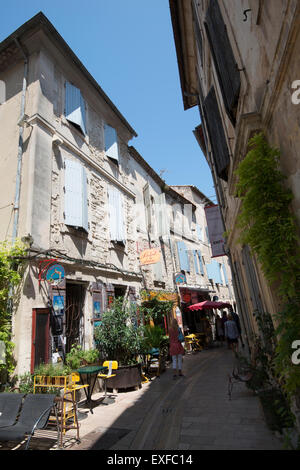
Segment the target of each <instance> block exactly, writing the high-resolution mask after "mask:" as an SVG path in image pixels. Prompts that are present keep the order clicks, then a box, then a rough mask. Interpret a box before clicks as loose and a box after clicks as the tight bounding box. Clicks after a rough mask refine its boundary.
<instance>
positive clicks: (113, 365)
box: [98, 361, 119, 405]
mask: <svg viewBox="0 0 300 470" xmlns="http://www.w3.org/2000/svg"><path fill="white" fill-rule="evenodd" d="M102 365H103V367H107V368H108V372H107V374H102V373H100V374H98V378H99V379H102V380H104V384H105V394H104V398H103V401H102V402H101V403H103V405H108V403H107V402H105V400H106V399H107V380H108V379H111V378H112V377H115V376H116V374H113V373H112V371H113V370H114V371H115V370H117V369H118V366H119V365H118V361H104V362H103V364H102Z"/></svg>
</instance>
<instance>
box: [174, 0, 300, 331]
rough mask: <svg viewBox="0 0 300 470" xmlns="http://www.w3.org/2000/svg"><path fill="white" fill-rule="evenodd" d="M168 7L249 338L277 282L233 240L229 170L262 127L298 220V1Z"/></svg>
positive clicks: (274, 304)
mask: <svg viewBox="0 0 300 470" xmlns="http://www.w3.org/2000/svg"><path fill="white" fill-rule="evenodd" d="M170 9H171V18H172V24H173V30H174V39H175V45H176V50H177V57H178V65H179V74H180V80H181V87H182V98H183V103H184V107H185V109H189V108H191V107H193V106H199V111H200V115H201V125H200V126H198V127H197V128H196V129H195V131H194V133H195V135H196V138H197V140H198V142H199V144H200V146H201V149H202V151H203V153H204V155H205V157H206V159H207V161H208V163H209V165H210V168H211V171H212V176H213V178H214V183H215V188H216V193H217V197H218V201H219V205H220V208H221V211H222V216H223V220H224V228H225V230H227V231H228V233H229V236H228V241H227V246H228V249H229V250H230V253H231V262H232V268H233V273H234V277H235V286H236V290H235V292H236V296H237V302H238V305H239V311H240V312H241V313H242V314H243V317H244V320H245V322H244V323H245V327H246V331H247V333H248V337H249V339H250V338H251V336H252V334H253V333H254V332H256V333H257V331H258V329H257V325H256V322H255V320H254V316H253V311H254V310H259V311H266V312H269V313H270V314H271V315H273V314H275V313H276V312H277V310H278V305H279V304H280V302H279V299H278V296H277V292H276V287H274V288H271V287H270V285H269V284H268V283H267V282H266V279H265V277H264V275H263V273H262V271H261V268H260V266H259V264H258V263H257V261H256V259H255V257H253V256H251V255H250V253H249V251H248V248H247V247H242V246H241V245H240V244H239V242H238V239H239V229H238V227H237V216H238V213H239V209H240V200H239V199H238V198H237V197H236V194H235V185H236V175H235V171H236V169H237V167H238V165H239V163H240V161H241V160H242V159H243V158H244V157H245V156H246V154H247V152H248V143H249V139H250V138H251V137H252V136H253V135H254V133H256V132H260V131H263V132H264V134H265V136H266V138H267V140H268V142H269V144H270V145H271V146H272V147H275V148H279V150H280V152H281V160H280V166H281V170H282V172H283V173H284V175H285V176H286V185H287V186H288V187H289V188H290V189H291V190H292V192H293V194H294V200H293V203H292V210H293V212H294V215H295V217H296V218H297V221H298V223H299V222H300V216H299V214H300V212H299V207H300V197H299V196H300V195H299V181H300V173H299V164H300V163H299V162H300V159H299V154H298V153H299V152H298V150H297V148H298V142H299V132H298V127H299V126H298V124H297V123H298V121H299V113H298V109H299V105H296V104H294V103H293V102H292V94H293V90H295V89H296V98H297V96H298V95H299V92H297V87H298V86H299V84H297V82H296V83H295V81H297V80H299V76H300V70H299V61H298V50H299V45H300V36H299V24H300V5H299V2H298V1H297V0H292V1H290V2H289V1H285V0H282V1H276V2H266V1H256V0H253V1H252V0H243V1H239V0H221V1H218V2H217V1H216V0H202V1H195V0H193V1H192V2H181V1H180V0H170ZM216 24H218V27H216ZM293 84H294V85H293ZM292 86H294V88H292ZM213 92H214V96H215V99H213ZM296 102H297V99H296ZM213 103H214V104H215V108H214V109H212V104H213ZM217 121H218V123H219V125H217V124H216V122H217ZM213 128H214V129H213ZM222 159H223V160H222Z"/></svg>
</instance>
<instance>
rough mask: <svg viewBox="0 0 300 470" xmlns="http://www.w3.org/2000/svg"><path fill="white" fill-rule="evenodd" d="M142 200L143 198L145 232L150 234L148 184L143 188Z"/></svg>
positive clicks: (150, 212) (150, 210)
mask: <svg viewBox="0 0 300 470" xmlns="http://www.w3.org/2000/svg"><path fill="white" fill-rule="evenodd" d="M143 198H144V206H145V218H146V232H148V233H151V230H152V224H151V216H152V207H151V196H150V186H149V184H148V183H147V184H146V185H145V186H144V189H143Z"/></svg>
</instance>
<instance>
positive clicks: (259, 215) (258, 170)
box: [236, 134, 300, 300]
mask: <svg viewBox="0 0 300 470" xmlns="http://www.w3.org/2000/svg"><path fill="white" fill-rule="evenodd" d="M249 146H250V149H251V150H250V151H249V153H248V154H247V156H246V157H245V158H244V160H242V162H241V163H240V165H239V167H238V170H237V171H236V174H237V176H238V183H237V185H236V191H237V196H238V197H239V198H240V199H241V201H242V204H241V211H240V214H239V217H238V227H239V228H240V229H241V236H240V242H241V243H242V244H248V245H249V246H250V247H251V249H252V250H253V251H254V252H255V254H256V256H257V259H258V261H259V262H260V264H261V267H262V270H263V272H264V274H265V276H266V279H267V280H268V281H269V282H270V283H273V282H275V281H278V282H279V293H280V295H281V297H282V298H283V299H285V300H288V299H291V298H294V297H295V296H296V295H297V292H299V291H298V287H299V282H300V262H299V261H300V247H299V237H298V234H297V226H296V223H295V218H294V217H293V215H292V213H291V211H290V209H289V206H290V203H291V201H292V199H293V195H292V192H291V191H290V190H289V189H287V188H286V187H285V186H284V184H283V183H284V180H285V177H284V175H283V174H282V172H281V171H280V168H279V160H280V152H279V150H278V149H274V148H272V147H270V146H269V144H268V143H267V141H266V139H265V137H264V135H263V134H256V135H255V137H253V138H252V139H251V140H250V142H249Z"/></svg>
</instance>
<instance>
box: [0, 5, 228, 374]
mask: <svg viewBox="0 0 300 470" xmlns="http://www.w3.org/2000/svg"><path fill="white" fill-rule="evenodd" d="M15 39H17V43H15V41H14V40H15ZM8 50H10V51H11V54H10V55H9V61H7V57H8V56H7V51H8ZM24 64H25V66H24ZM0 70H1V80H3V81H4V82H5V86H6V96H5V97H4V99H3V97H2V101H1V104H0V139H1V149H0V152H1V158H0V169H1V175H2V177H1V182H2V184H1V185H0V197H1V200H3V201H7V202H8V203H9V202H10V201H13V200H14V192H15V182H16V174H17V153H18V142H20V132H21V134H22V136H21V137H22V139H21V145H19V151H21V153H19V154H18V155H19V156H20V157H21V167H20V181H21V191H20V200H19V202H18V204H16V205H15V207H14V210H13V211H12V205H8V206H7V207H5V209H4V210H3V212H1V224H0V234H1V240H4V239H8V240H11V239H13V238H14V236H15V235H16V236H17V237H18V238H22V237H27V238H30V239H31V240H32V244H31V248H30V261H29V262H28V266H27V269H26V272H25V276H24V282H23V286H22V296H21V299H20V303H19V305H18V306H17V309H16V311H15V312H14V317H13V334H14V338H13V339H14V342H15V344H16V349H15V353H16V359H17V369H16V373H17V374H21V373H23V372H26V371H28V370H33V369H34V366H35V365H36V364H38V363H40V362H45V361H51V360H52V358H53V353H54V352H55V351H56V350H57V351H58V352H59V353H60V354H61V356H64V354H65V353H66V352H68V351H69V349H70V347H71V346H72V343H73V342H74V343H80V344H81V345H82V346H83V347H85V348H92V347H93V346H94V340H93V328H94V323H95V321H97V319H98V320H99V314H101V312H102V311H104V310H105V309H106V308H107V306H108V305H109V303H110V302H111V300H112V298H113V297H114V296H122V295H126V296H127V297H128V299H129V301H131V302H134V303H136V302H138V301H139V298H140V291H141V290H142V289H145V288H146V289H148V290H150V291H157V292H158V291H165V292H169V293H171V294H174V293H175V294H180V289H179V286H178V285H177V284H176V282H175V274H176V273H179V272H180V271H181V270H182V266H181V261H180V259H179V253H178V242H179V241H182V240H183V238H184V237H185V236H186V234H185V233H183V232H182V228H183V227H185V228H186V227H188V229H189V232H190V235H188V237H187V238H186V241H188V245H189V247H188V250H187V256H188V258H189V261H190V266H191V269H190V270H189V271H188V272H187V273H186V285H185V286H184V287H185V288H186V289H191V290H193V291H195V292H198V291H199V293H200V294H201V295H202V294H203V295H205V297H204V298H209V295H210V294H212V295H213V294H215V295H218V296H219V298H220V300H226V301H229V302H230V303H232V304H234V297H233V296H232V294H231V291H230V283H231V278H230V276H229V284H228V286H226V282H225V281H224V283H223V284H222V285H220V284H221V283H219V285H218V286H216V285H213V284H211V282H210V281H209V279H208V277H207V273H206V272H203V273H202V274H200V273H198V271H199V265H198V261H196V263H197V265H198V267H197V272H196V267H195V266H196V265H195V264H194V256H193V253H194V254H195V250H197V249H198V250H202V245H201V243H200V242H199V239H197V237H196V236H195V234H194V232H193V231H194V230H195V227H194V225H195V223H194V221H193V220H192V219H190V218H189V217H188V216H186V214H185V209H184V208H191V209H192V211H193V213H194V215H195V214H196V215H195V217H196V219H195V220H196V221H197V223H198V224H200V225H201V224H204V214H203V201H200V200H199V199H197V197H198V196H197V195H196V194H197V191H196V192H195V191H190V190H189V189H188V188H187V189H186V190H184V192H186V193H184V194H183V193H182V191H180V190H178V191H177V189H178V188H177V189H176V188H170V187H168V186H166V184H165V182H164V181H163V180H161V178H160V177H159V176H158V175H157V174H156V173H155V172H154V171H153V170H152V168H151V167H150V166H149V165H148V164H147V163H146V162H145V161H144V159H143V158H142V157H141V156H140V155H139V154H138V152H136V150H135V149H134V148H133V147H128V142H129V140H131V139H132V138H133V137H135V136H136V133H135V131H134V130H133V129H132V128H131V126H130V125H129V124H128V122H127V121H126V120H125V118H124V117H123V116H122V115H121V113H120V112H119V111H118V110H117V108H116V107H115V106H114V104H113V103H112V102H111V101H110V100H109V98H108V97H107V96H106V95H105V93H104V92H103V90H102V89H101V88H100V87H99V85H98V84H97V83H96V82H95V81H94V79H93V78H92V77H91V76H90V74H89V73H88V71H87V70H86V69H85V68H84V67H83V65H82V64H81V62H80V61H79V60H78V58H77V57H76V56H75V55H74V54H73V52H72V51H71V50H70V49H69V47H68V46H67V45H66V43H65V42H64V41H63V39H62V38H61V37H60V36H59V35H58V33H57V32H56V31H55V29H54V28H53V26H52V25H51V24H50V23H49V22H48V20H47V19H46V18H45V17H44V16H43V15H42V14H38V15H37V16H36V17H34V18H33V19H32V20H31V21H29V22H28V23H26V24H25V25H23V26H22V27H21V28H20V29H19V30H17V31H16V32H15V33H14V34H13V35H12V36H10V37H9V38H7V40H5V41H3V43H1V44H0ZM22 87H23V88H22ZM71 93H72V94H71ZM22 100H23V101H22ZM22 102H23V104H24V109H23V114H22V113H21V116H20V109H21V104H22ZM75 102H76V106H74V103H75ZM71 105H73V108H72V112H70V110H69V108H70V106H71ZM20 117H21V118H22V119H21V122H20ZM18 123H19V124H18ZM108 128H109V129H108ZM20 129H21V131H20ZM108 130H109V132H110V133H111V134H110V135H113V139H114V140H113V144H112V145H111V146H109V145H108V141H109V139H108V137H107V136H108V134H107V132H108ZM111 147H113V150H111ZM116 149H117V150H116ZM110 152H115V153H112V154H111V153H110ZM145 187H147V188H148V189H147V197H148V198H149V204H148V203H146V201H145ZM198 193H199V192H198ZM201 197H202V196H201ZM203 200H207V198H205V196H203ZM198 208H199V209H198ZM199 211H200V212H199ZM198 213H199V219H198ZM14 214H17V215H18V223H17V225H16V224H15V223H14V222H13V220H15V219H14V217H13V215H14ZM167 214H168V217H167ZM191 224H192V225H191ZM203 227H204V225H203ZM14 231H15V235H14ZM29 235H30V237H29ZM147 248H157V249H158V250H159V252H160V260H159V262H158V263H156V264H152V265H146V266H141V264H140V258H139V255H140V253H141V251H143V250H144V249H147ZM209 259H210V249H209V242H208V241H207V240H206V243H205V250H203V260H202V261H204V262H206V263H209ZM49 260H52V262H51V264H49V265H48V264H47V263H49ZM199 262H200V261H199ZM55 263H56V264H58V265H59V266H63V268H64V272H65V277H64V278H63V279H62V280H61V281H60V282H58V284H52V285H50V283H49V282H47V280H46V279H45V275H46V273H47V268H49V267H50V266H52V265H54V264H55ZM227 271H228V270H227ZM228 274H229V272H228ZM201 298H202V297H201ZM190 303H194V302H193V301H192V299H190Z"/></svg>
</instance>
